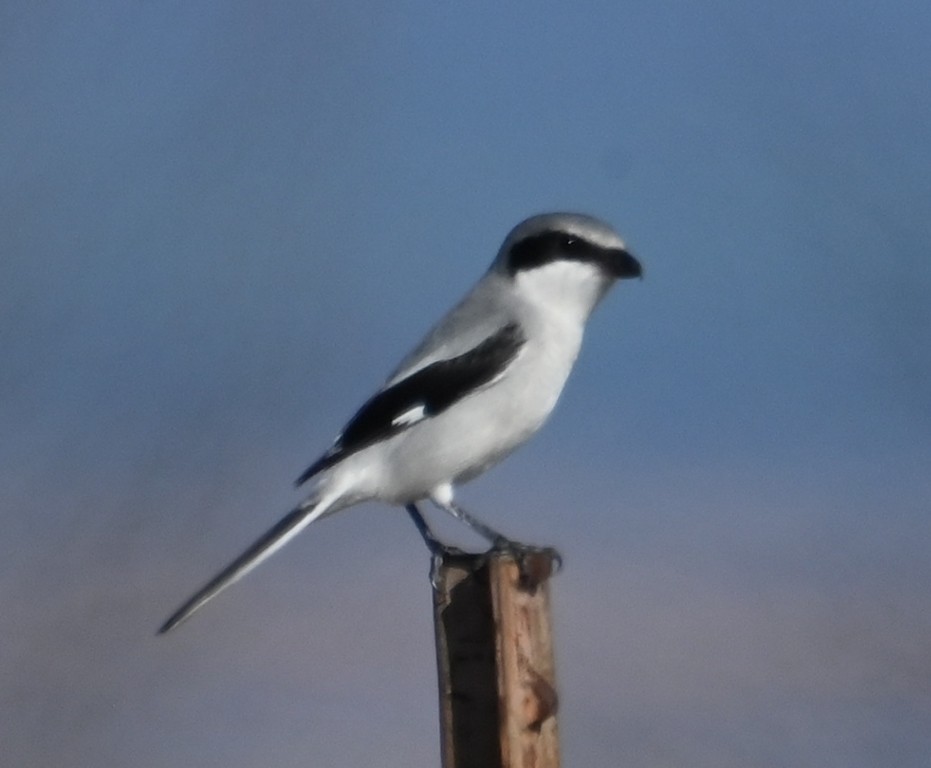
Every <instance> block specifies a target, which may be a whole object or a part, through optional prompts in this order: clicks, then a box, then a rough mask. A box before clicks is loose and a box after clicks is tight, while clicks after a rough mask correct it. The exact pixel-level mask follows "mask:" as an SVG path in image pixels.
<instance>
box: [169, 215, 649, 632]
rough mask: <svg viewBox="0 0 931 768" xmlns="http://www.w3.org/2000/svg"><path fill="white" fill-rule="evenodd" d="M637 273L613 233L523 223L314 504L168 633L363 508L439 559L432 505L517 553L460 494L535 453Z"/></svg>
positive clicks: (547, 221)
mask: <svg viewBox="0 0 931 768" xmlns="http://www.w3.org/2000/svg"><path fill="white" fill-rule="evenodd" d="M640 276H641V266H640V263H639V262H638V261H637V259H636V258H634V256H632V255H631V254H630V252H629V251H627V249H626V247H625V245H624V242H623V241H622V240H621V238H620V237H619V236H618V235H617V234H616V233H615V232H614V230H612V229H611V227H609V226H608V225H607V224H605V223H604V222H602V221H599V220H598V219H595V218H593V217H591V216H585V215H582V214H574V213H550V214H543V215H539V216H533V217H531V218H529V219H526V220H525V221H523V222H521V223H520V224H518V225H517V226H516V227H515V228H514V229H513V230H511V232H510V233H509V234H508V236H507V238H505V240H504V243H503V245H502V246H501V249H500V250H499V251H498V255H497V257H496V258H495V260H494V261H493V262H492V264H491V267H490V268H489V269H488V271H487V272H486V273H485V274H484V276H483V277H482V278H481V279H480V280H479V281H478V283H476V285H475V286H474V287H473V288H472V290H470V291H469V292H468V293H467V294H466V296H465V297H464V298H463V299H462V301H460V302H459V304H457V305H456V306H455V307H453V309H452V310H450V312H449V313H448V314H447V315H446V316H445V317H444V318H443V319H442V320H440V322H439V323H437V324H436V325H435V326H434V327H433V329H432V330H431V331H430V332H429V333H428V334H427V335H426V337H425V338H424V339H423V341H421V342H420V344H418V345H417V346H416V347H415V348H414V349H413V351H412V352H410V354H408V356H407V357H406V358H404V360H403V361H402V362H401V364H400V365H399V366H398V368H397V369H396V370H395V372H394V373H393V374H391V376H390V377H389V378H388V380H387V381H386V382H385V385H384V386H383V387H382V388H381V389H380V390H379V391H378V392H376V393H375V394H374V395H373V396H372V397H371V398H370V399H369V400H368V401H367V402H366V403H365V404H364V405H363V406H362V408H360V409H359V411H358V413H356V415H355V416H353V417H352V419H350V420H349V422H348V423H347V424H346V426H345V428H344V429H343V431H342V432H341V433H340V434H339V436H338V437H337V438H336V440H335V441H334V442H333V444H332V445H331V446H330V448H329V449H328V450H327V451H326V452H325V453H324V454H323V455H322V456H321V457H320V458H319V459H317V461H315V462H314V463H313V464H311V465H310V467H308V468H307V470H305V471H304V472H303V473H302V474H301V476H300V477H299V478H298V479H297V485H299V486H300V485H303V484H304V483H307V482H309V483H311V485H310V492H309V494H308V495H307V497H306V498H305V500H304V501H302V502H301V503H300V504H298V505H297V506H296V507H295V508H294V509H293V510H291V512H289V513H288V514H287V515H285V516H284V517H283V518H282V519H281V520H280V521H279V522H278V523H277V524H276V525H275V526H273V527H272V528H271V529H270V530H269V531H268V532H267V533H265V535H263V536H262V537H261V538H260V539H258V541H256V542H255V543H254V544H253V545H252V546H251V547H249V548H248V549H247V550H246V551H245V552H244V553H243V554H242V555H240V556H239V557H238V558H236V559H235V560H234V561H233V562H232V563H230V565H229V566H227V567H226V568H225V569H224V570H222V571H221V572H220V573H219V574H217V576H215V577H214V578H213V579H212V580H211V581H210V582H208V583H207V584H206V585H205V586H204V587H203V588H202V589H200V590H199V591H198V592H196V593H195V594H194V595H193V596H192V597H191V598H190V599H189V600H188V601H187V602H185V603H184V604H183V605H182V606H181V607H180V608H179V609H178V610H177V611H176V612H175V613H174V614H173V615H172V616H171V617H170V618H169V619H168V620H167V621H166V622H165V623H164V624H163V625H162V627H161V628H160V629H159V633H163V632H167V631H169V630H171V629H173V628H174V627H176V626H177V625H178V624H180V623H181V622H183V621H185V620H186V619H187V618H188V617H190V615H191V614H192V613H194V611H196V610H197V609H198V608H200V607H201V606H202V605H203V604H204V603H206V602H207V601H208V600H210V599H211V598H213V597H215V596H216V595H217V594H218V593H219V592H221V591H222V590H224V589H226V587H228V586H229V585H230V584H232V583H233V582H235V581H237V580H238V579H240V578H242V577H243V576H244V575H245V574H246V573H248V572H249V571H251V570H252V569H253V568H255V567H256V566H257V565H258V564H259V563H261V562H262V561H263V560H265V559H266V558H268V557H269V556H270V555H272V554H273V553H274V552H275V551H277V550H278V549H279V548H281V547H282V546H284V545H285V544H286V543H287V542H288V541H290V540H291V539H292V538H293V537H294V536H296V535H297V534H298V533H300V532H301V531H302V530H303V529H304V528H306V527H307V526H308V525H309V524H310V523H312V522H313V521H314V520H317V519H319V518H321V517H323V516H325V515H331V514H333V513H334V512H337V511H339V510H341V509H345V508H346V507H349V506H352V505H354V504H358V503H360V502H363V501H369V500H373V499H377V500H380V501H384V502H387V503H389V504H396V505H401V506H404V507H405V508H406V509H407V511H408V513H409V514H410V515H411V517H412V518H413V520H414V522H415V523H416V524H417V527H418V530H419V531H420V532H421V535H422V536H423V537H424V540H425V541H426V542H427V545H428V547H430V550H431V552H432V553H433V555H434V564H436V558H438V557H440V556H441V555H442V553H443V552H444V551H446V549H445V547H444V545H442V544H441V543H440V542H439V541H438V540H437V539H436V537H435V536H434V535H433V534H432V533H431V531H430V529H429V527H428V526H427V524H426V522H425V520H424V519H423V517H422V515H421V514H420V511H419V510H418V508H417V506H416V505H417V503H418V502H420V501H423V500H425V499H429V500H430V501H431V502H433V503H434V504H435V505H436V506H438V507H440V508H441V509H443V510H445V511H447V512H449V513H450V514H451V515H453V516H454V517H456V518H458V519H460V520H462V521H463V522H465V523H467V524H468V525H469V526H471V527H472V528H473V529H474V530H475V531H477V532H478V533H479V534H480V535H482V536H483V537H485V538H487V539H488V540H489V541H490V542H491V543H492V545H493V547H495V548H497V549H505V550H510V551H512V552H514V553H515V554H518V555H519V554H520V553H521V552H522V551H526V550H527V549H532V548H528V547H527V545H522V544H519V543H518V542H515V541H512V540H510V539H508V538H506V537H504V536H502V535H501V534H499V533H498V532H497V531H495V530H494V529H492V528H490V527H489V526H487V525H485V524H484V523H482V522H480V521H478V520H477V519H476V518H474V517H472V516H471V515H470V514H469V513H468V512H466V511H465V510H464V509H462V507H460V506H459V505H458V504H457V503H456V501H455V498H454V493H453V489H454V487H455V486H456V485H457V484H459V483H463V482H465V481H467V480H471V479H472V478H474V477H475V476H476V475H478V474H480V473H482V472H483V471H485V470H486V469H488V468H489V467H491V466H492V465H493V464H496V463H497V462H499V461H501V459H503V458H504V457H505V456H507V455H508V454H509V453H511V451H513V450H514V449H515V448H518V447H519V446H521V445H522V444H523V443H525V442H526V441H527V440H528V439H529V438H530V437H531V436H532V435H533V434H534V433H535V432H536V431H537V430H538V429H539V428H540V427H541V426H542V424H543V422H544V421H545V420H546V418H547V417H548V416H549V414H550V412H551V411H552V410H553V407H554V406H555V405H556V401H557V399H558V398H559V395H560V393H561V392H562V389H563V386H564V385H565V383H566V379H567V377H568V376H569V372H570V371H571V370H572V366H573V364H574V363H575V360H576V357H577V356H578V353H579V347H580V345H581V343H582V334H583V331H584V329H585V323H586V321H587V320H588V318H589V316H590V315H591V313H592V310H594V308H595V307H596V306H597V304H598V303H599V302H600V301H601V299H602V298H603V297H604V296H605V294H606V293H607V291H608V289H609V288H610V287H611V286H612V285H613V284H614V283H615V281H617V280H618V279H621V278H628V277H640Z"/></svg>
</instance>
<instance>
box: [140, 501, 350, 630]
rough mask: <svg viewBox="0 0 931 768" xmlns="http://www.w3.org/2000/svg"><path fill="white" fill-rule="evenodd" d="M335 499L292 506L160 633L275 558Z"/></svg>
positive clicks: (192, 598)
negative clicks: (263, 562) (277, 553)
mask: <svg viewBox="0 0 931 768" xmlns="http://www.w3.org/2000/svg"><path fill="white" fill-rule="evenodd" d="M333 501H334V500H333V499H330V500H328V501H327V500H315V501H308V502H304V503H303V504H301V505H299V506H297V507H295V508H294V509H292V510H291V511H290V512H289V513H288V514H286V515H285V516H284V517H283V518H281V520H279V521H278V522H277V523H276V524H275V525H274V526H273V527H272V528H270V529H269V530H268V531H267V532H266V533H265V534H263V535H262V537H261V538H259V539H258V540H257V541H256V542H255V543H254V544H253V545H252V546H251V547H249V548H248V549H247V550H246V551H245V552H243V553H242V554H241V555H240V556H239V557H237V558H236V559H235V560H233V562H232V563H230V564H229V565H228V566H226V568H224V569H223V570H222V571H220V572H219V573H218V574H217V575H216V576H214V577H213V578H212V579H211V580H210V581H209V582H207V584H205V585H204V586H203V587H202V588H201V589H199V590H198V591H197V592H195V593H194V594H193V595H192V596H191V597H190V598H188V600H187V601H186V602H185V603H184V604H183V605H182V606H181V607H180V608H178V610H177V611H175V612H174V613H173V614H171V616H170V617H169V618H168V620H167V621H166V622H165V623H164V624H162V626H161V627H159V630H158V634H160V635H163V634H165V633H166V632H170V631H171V630H172V629H174V628H175V627H177V626H178V625H179V624H181V623H182V622H184V621H187V620H188V619H189V618H190V617H191V615H192V614H193V613H194V612H195V611H197V610H198V609H199V608H200V607H201V606H203V605H204V604H205V603H206V602H208V601H209V600H212V599H213V598H214V597H216V596H217V595H218V594H220V593H221V592H222V591H223V590H224V589H226V588H227V587H228V586H230V585H231V584H233V583H235V582H237V581H239V579H241V578H242V577H243V576H245V575H246V574H247V573H249V571H251V570H252V569H253V568H255V567H256V566H257V565H259V563H261V562H262V561H263V560H265V559H267V558H269V557H271V556H272V555H273V554H274V553H275V552H277V551H278V550H279V549H281V547H283V546H284V545H285V544H287V543H288V542H289V541H290V540H291V539H292V538H294V537H295V536H296V535H297V534H298V533H300V532H301V531H302V530H304V528H306V527H307V526H308V525H310V523H312V522H313V521H314V520H316V519H317V518H318V517H320V516H321V515H322V514H323V513H324V512H326V511H327V510H328V509H330V507H332V505H333Z"/></svg>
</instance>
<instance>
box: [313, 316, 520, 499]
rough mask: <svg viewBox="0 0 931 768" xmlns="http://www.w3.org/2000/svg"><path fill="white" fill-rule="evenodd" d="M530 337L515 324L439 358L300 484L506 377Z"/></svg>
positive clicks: (377, 407)
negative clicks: (463, 348)
mask: <svg viewBox="0 0 931 768" xmlns="http://www.w3.org/2000/svg"><path fill="white" fill-rule="evenodd" d="M525 341H526V339H525V338H524V335H523V333H522V332H521V329H520V326H519V325H518V324H517V323H509V324H508V325H505V326H504V327H502V328H501V329H500V330H498V331H497V332H495V333H494V334H493V335H491V336H489V337H488V338H487V339H485V340H484V341H483V342H482V343H481V344H479V345H478V346H476V347H474V348H473V349H470V350H469V351H468V352H465V353H464V354H461V355H459V356H458V357H453V358H450V359H449V360H438V361H437V362H435V363H431V364H430V365H428V366H425V367H424V368H421V369H420V370H418V371H416V372H414V373H412V374H411V375H410V376H408V377H407V378H406V379H401V381H398V382H396V383H395V384H393V385H391V386H390V387H388V388H387V389H383V390H382V391H381V392H379V393H378V394H377V395H375V396H374V397H373V398H372V399H371V400H369V401H368V402H367V403H366V404H365V405H363V406H362V408H360V409H359V412H358V413H357V414H356V415H355V416H353V417H352V420H351V421H350V422H349V423H348V424H347V425H346V428H345V429H344V430H343V432H342V434H341V435H340V436H339V437H338V438H337V440H336V443H335V444H334V445H333V447H332V448H330V450H328V451H327V452H326V453H325V454H324V455H323V456H321V457H320V459H319V460H317V461H316V462H314V463H313V464H311V465H310V466H309V467H308V468H307V470H306V471H305V472H304V473H303V474H302V475H301V476H300V477H299V478H298V479H297V483H296V484H297V485H301V484H302V483H304V482H306V481H307V480H309V479H310V478H311V477H313V476H314V475H315V474H317V472H320V471H321V470H324V469H326V468H327V467H331V466H333V465H334V464H335V463H336V462H338V461H340V460H341V459H343V458H345V457H346V456H348V455H349V454H351V453H355V452H356V451H359V450H362V449H363V448H365V447H367V446H369V445H371V444H372V443H375V442H378V441H379V440H384V439H385V438H387V437H390V436H391V435H395V434H397V433H398V432H402V431H403V430H405V429H407V428H408V427H410V426H412V425H413V424H415V423H416V422H417V421H420V420H422V419H423V418H428V417H430V416H436V415H437V414H438V413H442V412H443V411H445V410H446V409H447V408H449V407H450V406H451V405H452V404H453V403H455V402H456V401H458V400H461V399H462V398H463V397H466V396H467V395H469V394H470V393H472V392H474V391H475V390H476V389H479V388H480V387H482V386H484V385H485V384H487V383H488V382H490V381H491V380H492V379H494V378H495V377H496V376H498V375H499V374H501V372H502V371H504V369H505V368H507V367H508V365H510V364H511V362H512V361H513V360H514V358H515V357H516V356H517V353H518V352H519V351H520V348H521V347H522V346H523V345H524V343H525Z"/></svg>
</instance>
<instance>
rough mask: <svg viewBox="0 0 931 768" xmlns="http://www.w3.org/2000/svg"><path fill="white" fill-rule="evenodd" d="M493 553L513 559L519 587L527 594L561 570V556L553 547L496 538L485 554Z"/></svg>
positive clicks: (501, 537)
mask: <svg viewBox="0 0 931 768" xmlns="http://www.w3.org/2000/svg"><path fill="white" fill-rule="evenodd" d="M493 553H504V554H507V555H510V556H511V557H513V558H514V561H515V562H516V563H517V568H518V571H519V573H520V577H519V578H520V587H521V589H525V590H527V591H529V592H533V591H534V590H536V588H537V587H538V586H540V584H542V583H543V582H544V581H546V580H547V579H548V578H549V577H550V576H552V575H553V574H554V573H558V572H559V571H560V570H562V555H560V554H559V552H558V551H557V550H556V549H554V548H553V547H538V546H535V545H533V544H524V543H522V542H520V541H513V540H511V539H508V538H505V537H504V536H498V538H496V539H495V540H494V542H493V543H492V545H491V549H490V550H488V552H487V553H486V554H489V555H490V554H493Z"/></svg>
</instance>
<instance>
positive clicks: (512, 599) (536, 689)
mask: <svg viewBox="0 0 931 768" xmlns="http://www.w3.org/2000/svg"><path fill="white" fill-rule="evenodd" d="M552 572H553V557H552V555H551V554H550V553H549V552H546V551H543V552H539V553H532V554H529V555H527V556H526V558H525V560H524V566H523V572H522V569H521V568H520V567H519V566H518V564H517V563H516V562H515V561H514V559H513V557H511V556H510V555H507V554H499V553H492V554H490V555H455V556H450V557H447V558H446V559H445V561H444V563H443V565H442V566H440V569H439V573H438V578H437V588H436V590H435V591H434V597H433V600H434V622H435V628H436V652H437V666H438V668H439V683H440V730H441V750H442V756H443V768H558V766H559V741H558V735H557V731H556V708H557V703H558V700H557V695H556V684H555V669H554V663H553V638H552V625H551V621H550V612H549V611H550V608H549V582H548V579H549V577H550V575H551V574H552Z"/></svg>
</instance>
